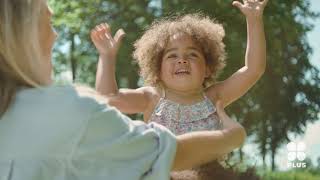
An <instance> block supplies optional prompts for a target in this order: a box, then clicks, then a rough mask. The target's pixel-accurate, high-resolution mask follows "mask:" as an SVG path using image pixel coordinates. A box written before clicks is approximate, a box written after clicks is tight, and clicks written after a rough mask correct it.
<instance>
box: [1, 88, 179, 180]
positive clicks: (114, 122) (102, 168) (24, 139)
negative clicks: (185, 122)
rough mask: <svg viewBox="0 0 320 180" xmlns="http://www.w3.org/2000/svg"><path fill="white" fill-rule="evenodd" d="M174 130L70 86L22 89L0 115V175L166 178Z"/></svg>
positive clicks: (30, 179) (15, 179) (63, 179)
mask: <svg viewBox="0 0 320 180" xmlns="http://www.w3.org/2000/svg"><path fill="white" fill-rule="evenodd" d="M175 151H176V138H175V136H174V135H173V134H172V133H171V132H170V131H168V130H167V129H166V128H164V127H163V126H161V125H158V124H156V123H151V124H148V125H146V124H144V123H143V122H141V121H132V120H131V119H129V118H128V117H127V116H125V115H123V114H121V113H120V112H119V111H118V110H117V109H115V108H113V107H110V106H108V105H106V101H104V99H103V98H102V99H99V98H97V97H95V95H93V93H91V92H82V91H79V90H76V88H74V87H72V86H68V87H58V86H50V87H45V88H34V89H24V90H21V91H19V92H18V93H17V96H16V98H15V100H14V101H13V103H12V104H11V105H10V107H9V109H8V110H7V111H6V113H5V114H4V115H3V116H2V117H1V119H0V180H50V179H54V180H89V179H90V180H100V179H101V180H102V179H103V180H107V179H110V180H138V179H143V180H166V179H169V173H170V169H171V166H172V162H173V159H174V156H175Z"/></svg>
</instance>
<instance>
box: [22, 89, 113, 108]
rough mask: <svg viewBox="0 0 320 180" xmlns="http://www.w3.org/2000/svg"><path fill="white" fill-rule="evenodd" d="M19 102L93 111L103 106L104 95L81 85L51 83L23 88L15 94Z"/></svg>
mask: <svg viewBox="0 0 320 180" xmlns="http://www.w3.org/2000/svg"><path fill="white" fill-rule="evenodd" d="M17 100H18V101H20V102H35V103H38V104H43V105H46V106H50V107H51V108H55V107H56V108H59V107H65V108H66V107H68V109H75V110H78V111H81V110H84V109H86V110H89V111H90V110H91V111H95V110H98V109H100V108H101V107H105V106H106V104H107V103H108V100H107V98H106V97H103V96H101V95H99V94H98V93H97V92H96V91H94V90H93V89H92V88H90V87H87V86H82V85H51V86H46V87H39V88H29V89H23V90H21V91H20V92H19V93H18V94H17Z"/></svg>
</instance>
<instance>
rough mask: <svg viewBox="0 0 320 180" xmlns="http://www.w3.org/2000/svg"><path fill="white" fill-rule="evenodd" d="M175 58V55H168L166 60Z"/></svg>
mask: <svg viewBox="0 0 320 180" xmlns="http://www.w3.org/2000/svg"><path fill="white" fill-rule="evenodd" d="M176 57H177V55H175V54H170V55H169V56H168V57H167V58H169V59H171V58H176Z"/></svg>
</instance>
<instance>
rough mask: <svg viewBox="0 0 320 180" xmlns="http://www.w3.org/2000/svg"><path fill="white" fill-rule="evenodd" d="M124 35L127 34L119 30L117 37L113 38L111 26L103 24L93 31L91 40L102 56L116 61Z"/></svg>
mask: <svg viewBox="0 0 320 180" xmlns="http://www.w3.org/2000/svg"><path fill="white" fill-rule="evenodd" d="M124 35H125V32H124V31H123V30H122V29H119V30H118V31H117V33H116V34H115V36H114V37H112V35H111V30H110V27H109V25H108V24H107V23H102V24H100V25H98V26H96V27H95V29H93V30H92V31H91V40H92V41H93V43H94V45H95V46H96V48H97V50H98V52H99V54H100V56H103V57H105V58H107V59H109V60H115V59H116V55H117V52H118V49H119V47H120V44H121V40H122V39H123V37H124Z"/></svg>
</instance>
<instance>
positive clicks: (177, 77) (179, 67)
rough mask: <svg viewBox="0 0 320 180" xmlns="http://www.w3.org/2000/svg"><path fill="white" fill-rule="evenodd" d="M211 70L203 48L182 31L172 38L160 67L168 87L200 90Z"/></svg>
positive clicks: (179, 89)
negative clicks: (207, 64) (202, 50)
mask: <svg viewBox="0 0 320 180" xmlns="http://www.w3.org/2000/svg"><path fill="white" fill-rule="evenodd" d="M209 72H210V71H209V68H207V66H206V61H205V58H204V56H203V54H202V52H201V49H200V48H199V47H198V46H197V45H196V44H195V43H194V42H193V40H192V38H191V37H190V36H189V35H186V34H181V33H180V34H175V35H173V36H172V37H171V38H170V41H169V43H168V45H167V47H166V49H165V51H164V55H163V57H162V62H161V69H160V78H161V80H162V82H163V83H164V85H165V86H166V87H167V88H171V89H174V90H178V91H195V90H200V89H202V84H203V82H204V79H205V78H206V77H208V75H209Z"/></svg>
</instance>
